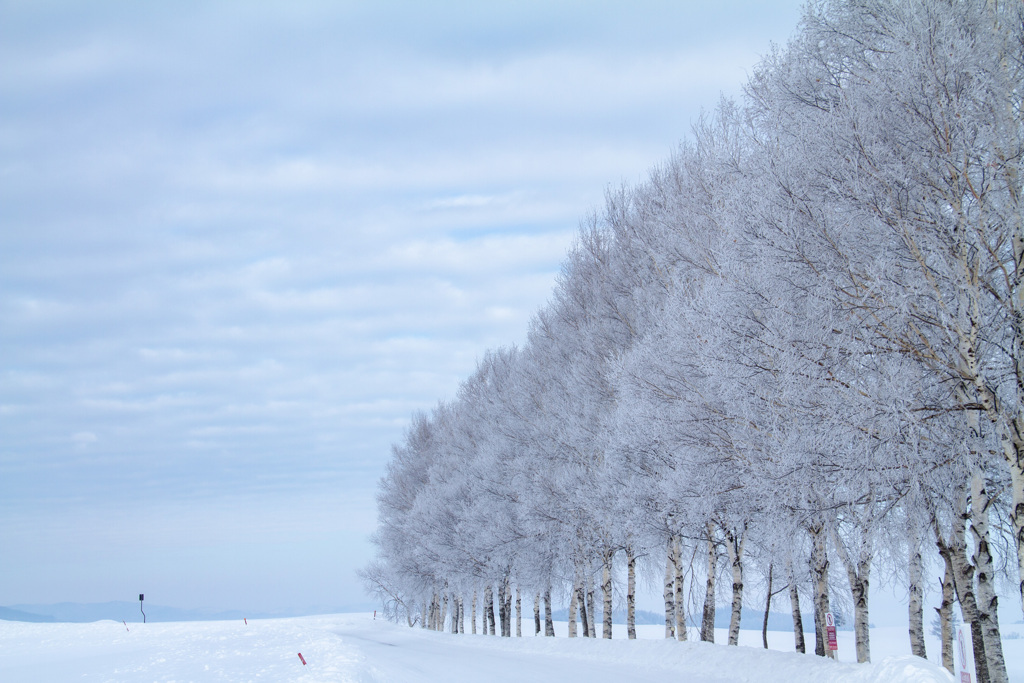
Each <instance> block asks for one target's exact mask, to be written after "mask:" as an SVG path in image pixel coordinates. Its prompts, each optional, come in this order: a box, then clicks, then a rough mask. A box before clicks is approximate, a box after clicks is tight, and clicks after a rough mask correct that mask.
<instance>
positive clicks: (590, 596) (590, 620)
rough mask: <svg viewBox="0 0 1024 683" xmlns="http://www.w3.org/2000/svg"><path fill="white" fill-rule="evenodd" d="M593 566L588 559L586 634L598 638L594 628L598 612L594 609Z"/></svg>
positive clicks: (585, 582)
mask: <svg viewBox="0 0 1024 683" xmlns="http://www.w3.org/2000/svg"><path fill="white" fill-rule="evenodd" d="M592 568H593V567H592V565H591V564H590V560H589V559H587V573H586V576H584V579H583V581H584V584H585V585H586V587H587V631H586V633H585V634H584V635H586V636H587V637H588V638H597V630H596V629H595V628H594V618H595V617H596V615H597V613H596V611H595V610H594V572H592V571H591V569H592Z"/></svg>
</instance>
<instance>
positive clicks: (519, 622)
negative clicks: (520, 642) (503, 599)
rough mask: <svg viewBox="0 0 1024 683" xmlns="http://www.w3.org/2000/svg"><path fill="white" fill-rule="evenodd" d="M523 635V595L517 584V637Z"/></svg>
mask: <svg viewBox="0 0 1024 683" xmlns="http://www.w3.org/2000/svg"><path fill="white" fill-rule="evenodd" d="M522 637H523V596H522V594H521V593H520V591H519V586H516V638H522Z"/></svg>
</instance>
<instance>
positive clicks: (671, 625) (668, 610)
mask: <svg viewBox="0 0 1024 683" xmlns="http://www.w3.org/2000/svg"><path fill="white" fill-rule="evenodd" d="M675 579H676V566H675V544H674V543H673V542H672V539H671V538H669V541H668V549H667V552H666V555H665V590H664V591H663V592H662V596H663V597H664V598H665V637H666V638H675V637H676V602H675V591H674V590H673V585H674V582H675Z"/></svg>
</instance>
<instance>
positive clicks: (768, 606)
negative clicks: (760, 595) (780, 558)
mask: <svg viewBox="0 0 1024 683" xmlns="http://www.w3.org/2000/svg"><path fill="white" fill-rule="evenodd" d="M774 569H775V565H774V564H772V563H769V564H768V590H767V591H766V592H765V594H766V597H765V599H764V621H762V622H761V643H762V644H763V645H764V649H765V650H767V649H768V615H769V614H771V611H772V572H773V570H774Z"/></svg>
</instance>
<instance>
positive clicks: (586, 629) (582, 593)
mask: <svg viewBox="0 0 1024 683" xmlns="http://www.w3.org/2000/svg"><path fill="white" fill-rule="evenodd" d="M583 580H584V581H586V577H584V579H583ZM576 600H577V602H578V603H579V609H580V625H581V626H582V627H583V637H584V638H589V637H590V619H588V618H587V616H588V615H587V589H586V588H584V584H582V583H581V584H580V586H579V588H577V589H576Z"/></svg>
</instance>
